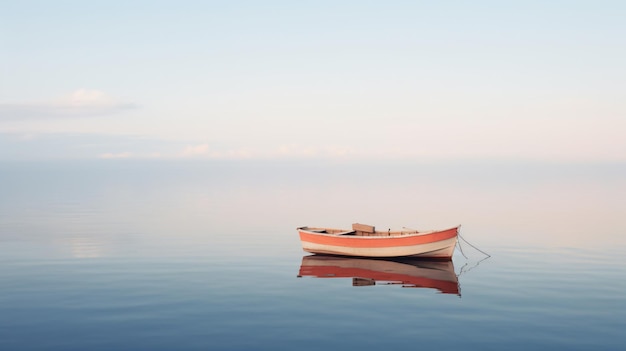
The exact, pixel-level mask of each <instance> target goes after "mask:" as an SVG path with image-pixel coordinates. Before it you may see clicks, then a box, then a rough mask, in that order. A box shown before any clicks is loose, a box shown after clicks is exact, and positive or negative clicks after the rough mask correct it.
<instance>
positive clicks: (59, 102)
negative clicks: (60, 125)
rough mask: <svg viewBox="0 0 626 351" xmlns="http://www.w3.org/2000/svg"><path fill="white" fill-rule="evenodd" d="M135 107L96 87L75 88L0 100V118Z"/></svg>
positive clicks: (59, 115)
mask: <svg viewBox="0 0 626 351" xmlns="http://www.w3.org/2000/svg"><path fill="white" fill-rule="evenodd" d="M133 108H137V105H136V104H134V103H130V102H125V101H121V100H118V99H115V98H113V97H111V96H109V95H107V94H106V93H104V92H102V91H100V90H89V89H79V90H76V91H74V92H72V93H70V94H67V95H65V96H62V97H60V98H57V99H54V100H51V101H34V102H22V103H0V120H24V119H50V118H79V117H91V116H100V115H108V114H113V113H117V112H120V111H124V110H129V109H133Z"/></svg>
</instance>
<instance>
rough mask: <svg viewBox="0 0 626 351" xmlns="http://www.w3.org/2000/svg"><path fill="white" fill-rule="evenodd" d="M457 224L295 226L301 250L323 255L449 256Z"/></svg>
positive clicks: (452, 249)
mask: <svg viewBox="0 0 626 351" xmlns="http://www.w3.org/2000/svg"><path fill="white" fill-rule="evenodd" d="M459 227H460V226H456V227H454V228H450V229H444V230H432V231H417V230H412V229H407V230H401V231H391V230H387V231H377V230H376V229H375V227H374V226H370V225H366V224H359V223H355V224H353V225H352V230H346V229H332V228H313V227H299V228H298V232H299V234H300V241H301V242H302V249H303V250H304V251H307V252H311V253H316V254H327V255H341V256H359V257H427V258H439V259H447V260H450V259H452V254H453V253H454V247H455V246H456V243H457V238H458V232H459Z"/></svg>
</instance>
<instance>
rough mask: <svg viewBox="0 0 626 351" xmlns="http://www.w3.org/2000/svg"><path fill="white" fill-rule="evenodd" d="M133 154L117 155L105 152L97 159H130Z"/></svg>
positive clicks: (122, 153)
mask: <svg viewBox="0 0 626 351" xmlns="http://www.w3.org/2000/svg"><path fill="white" fill-rule="evenodd" d="M132 156H133V154H131V153H130V152H118V153H111V152H107V153H105V154H101V155H100V156H99V158H104V159H112V158H130V157H132Z"/></svg>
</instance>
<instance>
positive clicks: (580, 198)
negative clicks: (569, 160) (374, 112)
mask: <svg viewBox="0 0 626 351" xmlns="http://www.w3.org/2000/svg"><path fill="white" fill-rule="evenodd" d="M624 213H626V166H625V165H547V164H514V163H500V164H498V163H454V164H453V163H449V164H441V163H440V164H412V165H406V164H405V165H399V164H393V163H387V164H375V165H371V164H343V165H342V164H333V163H322V162H316V163H313V164H308V165H307V164H297V163H296V164H294V163H286V162H285V163H278V162H275V163H271V164H263V163H254V162H247V163H227V162H222V163H219V162H212V163H174V162H169V163H166V162H160V163H159V162H154V163H133V162H95V163H78V162H74V163H63V162H56V163H38V164H26V163H23V164H18V163H14V164H3V165H0V287H1V288H0V350H293V349H310V350H320V349H372V350H374V349H381V348H384V349H398V348H400V347H406V348H408V347H412V348H431V347H432V348H438V349H453V348H454V349H476V350H502V349H506V350H528V349H532V350H617V349H622V348H623V345H624V344H626V336H625V335H624V333H623V330H624V329H625V328H626V294H625V293H624V292H625V291H626V264H625V263H624V259H623V257H624V254H625V253H626V235H625V234H626V233H625V231H626V230H625V229H624V225H623V220H624ZM353 222H363V223H370V224H374V225H377V226H379V227H386V226H391V227H394V226H407V227H417V228H420V229H434V228H441V227H447V226H453V225H456V224H462V231H461V234H462V235H463V237H464V238H465V239H467V240H468V241H470V242H471V243H472V244H474V245H476V246H478V247H479V248H480V249H481V250H484V251H486V252H488V253H489V254H491V256H492V257H490V258H488V259H486V260H482V259H483V258H484V256H483V255H482V254H481V253H480V252H478V251H475V250H473V249H472V248H471V247H470V246H468V245H465V246H462V249H463V252H464V253H465V255H466V256H467V257H468V258H466V257H464V256H463V255H462V254H461V252H460V251H457V253H456V254H455V256H454V259H453V261H452V262H451V263H450V264H441V263H436V262H435V263H433V262H389V261H380V260H378V261H372V260H341V261H332V260H331V261H324V260H319V259H318V258H315V257H314V258H310V257H306V256H308V255H307V254H305V253H304V252H302V251H301V248H300V243H299V241H298V238H297V233H296V230H295V228H296V227H297V226H303V225H323V226H326V225H327V226H335V227H346V226H349V225H350V224H351V223H353ZM481 260H482V261H481ZM354 271H358V272H360V273H359V275H360V276H357V277H352V276H351V274H352V273H350V272H354ZM399 272H400V273H403V274H405V278H406V275H407V274H408V275H411V277H410V279H412V280H411V282H412V283H410V282H409V283H407V282H406V281H405V284H389V283H388V282H387V281H385V280H380V279H379V278H380V277H381V274H383V275H384V274H387V275H388V276H390V278H389V279H392V280H393V279H395V278H394V277H397V275H396V276H394V275H393V274H397V273H399ZM361 275H362V276H361ZM457 275H458V277H457ZM383 278H384V277H383ZM403 285H404V287H403ZM410 286H412V287H410Z"/></svg>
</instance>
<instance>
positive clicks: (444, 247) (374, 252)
mask: <svg viewBox="0 0 626 351" xmlns="http://www.w3.org/2000/svg"><path fill="white" fill-rule="evenodd" d="M456 241H457V238H456V237H454V238H450V239H446V240H442V241H438V242H435V243H428V244H419V245H411V246H393V247H346V246H335V245H324V244H316V243H311V242H307V241H303V242H302V248H303V249H304V251H307V252H310V253H318V254H333V255H344V256H361V257H407V256H413V257H446V258H447V257H452V253H453V252H454V247H455V246H456Z"/></svg>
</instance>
